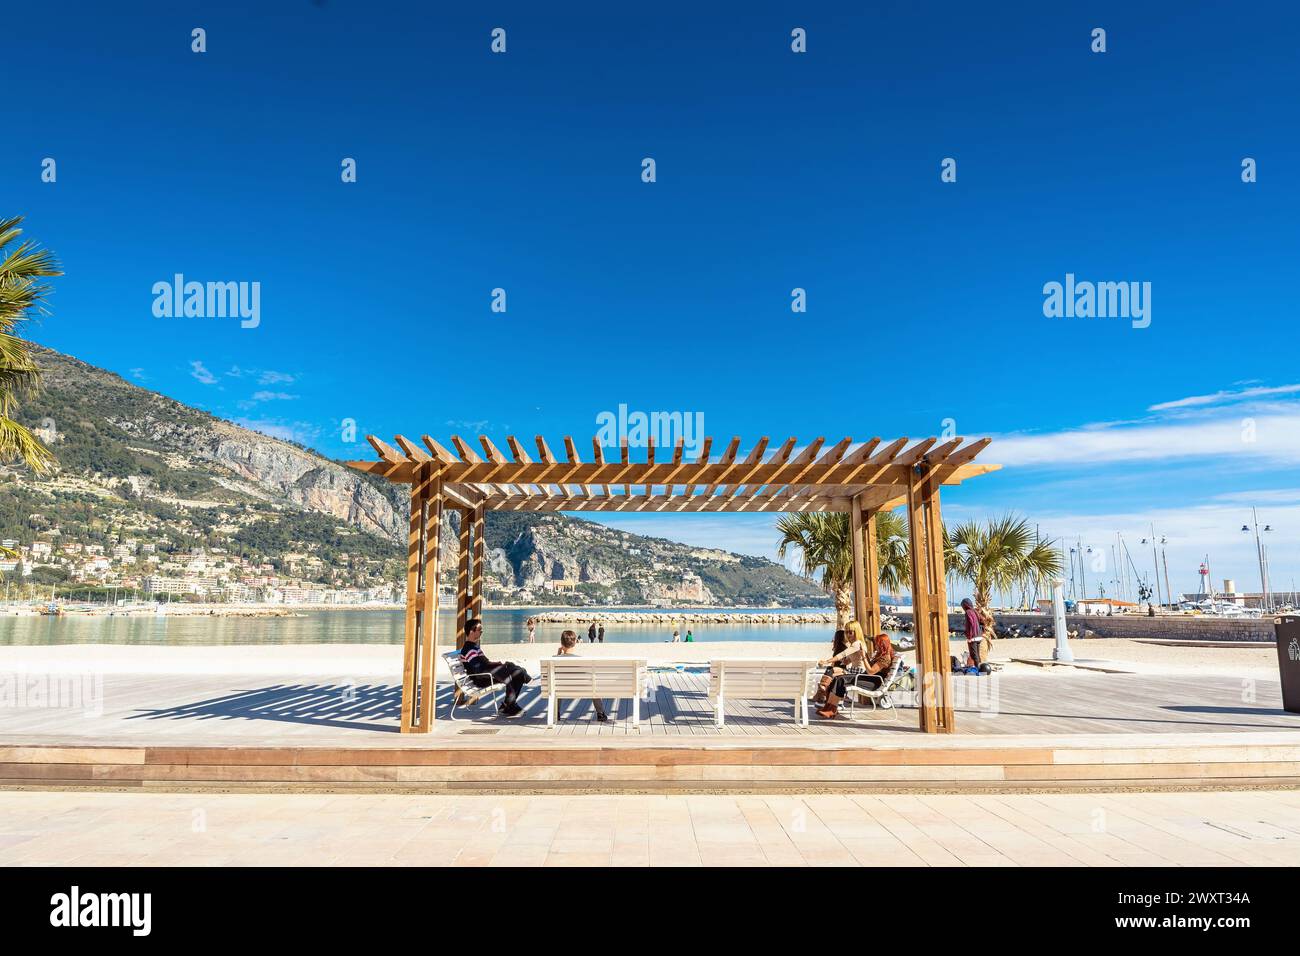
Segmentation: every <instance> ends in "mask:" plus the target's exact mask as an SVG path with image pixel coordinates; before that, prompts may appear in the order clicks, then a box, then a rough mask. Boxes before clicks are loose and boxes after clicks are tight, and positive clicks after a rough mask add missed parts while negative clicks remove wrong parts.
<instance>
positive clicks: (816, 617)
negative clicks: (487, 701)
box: [533, 611, 835, 627]
mask: <svg viewBox="0 0 1300 956" xmlns="http://www.w3.org/2000/svg"><path fill="white" fill-rule="evenodd" d="M533 619H534V620H535V621H537V623H538V624H568V625H572V626H574V627H577V626H579V625H581V626H583V627H586V626H587V625H589V624H591V623H592V622H593V621H594V622H596V624H598V625H599V624H680V625H687V624H689V625H692V626H695V625H703V624H834V623H835V612H834V611H798V612H795V613H789V614H777V613H773V612H771V611H539V612H538V613H536V614H534V615H533Z"/></svg>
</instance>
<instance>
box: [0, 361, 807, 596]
mask: <svg viewBox="0 0 1300 956" xmlns="http://www.w3.org/2000/svg"><path fill="white" fill-rule="evenodd" d="M35 356H36V360H37V362H38V363H39V364H40V366H41V368H42V371H43V380H42V381H43V387H42V390H41V392H40V393H39V394H38V395H37V396H34V397H32V398H30V399H28V400H27V401H26V402H25V403H24V404H23V406H22V407H21V408H20V409H19V412H18V417H19V419H20V420H21V421H22V422H23V423H24V424H27V425H28V426H30V427H32V428H35V429H36V430H37V431H38V433H39V434H40V435H41V437H42V438H43V440H45V441H46V443H47V444H48V445H49V447H50V448H51V449H52V450H53V451H54V453H55V455H56V456H57V458H58V461H59V467H58V469H57V471H56V472H55V473H54V474H52V475H49V476H40V477H37V476H33V475H31V474H30V473H29V472H27V470H26V469H24V468H21V467H17V466H10V467H4V468H0V539H13V540H15V541H17V542H19V543H21V544H22V545H31V544H32V543H33V542H34V541H36V540H37V539H41V538H44V539H46V540H47V541H49V540H55V541H56V542H57V543H59V544H66V543H68V542H75V541H81V542H85V543H93V544H97V545H99V546H100V547H101V548H102V547H107V548H109V549H110V550H111V549H112V548H113V547H114V546H116V545H117V544H118V543H119V542H120V541H123V540H126V539H130V540H132V541H135V542H137V543H138V542H143V541H150V542H156V543H157V544H158V546H159V550H161V551H165V552H168V553H177V552H195V551H200V550H204V549H207V550H215V551H217V552H218V553H222V554H228V555H239V556H240V557H241V558H242V559H243V562H244V563H245V564H254V565H259V566H261V567H269V568H273V569H274V570H275V571H276V572H277V573H281V574H284V575H290V574H291V575H293V576H295V577H296V578H298V579H300V580H301V581H303V582H310V583H319V584H328V585H334V586H352V587H369V586H375V585H379V584H383V583H385V582H389V583H396V584H401V583H402V582H403V581H404V571H403V566H404V550H405V544H404V540H405V533H406V514H405V506H406V503H405V495H404V494H403V489H401V488H399V487H396V486H393V485H392V484H390V483H389V482H386V481H383V480H381V479H376V478H373V477H371V476H369V475H365V474H362V473H360V472H356V471H353V470H352V469H349V468H347V467H345V466H343V465H341V464H339V463H337V462H334V461H330V460H329V459H326V458H324V457H322V456H320V455H319V454H317V453H316V452H314V451H312V450H311V449H309V448H305V447H302V446H299V445H296V444H294V443H291V442H287V441H283V440H281V439H278V438H272V437H269V436H266V435H262V434H259V433H257V432H253V431H250V430H248V429H245V428H241V427H239V426H237V425H235V424H232V423H231V422H228V421H224V420H222V419H219V418H216V417H214V416H212V415H209V414H208V413H206V412H203V411H200V410H198V409H194V408H191V407H189V406H186V405H183V404H181V403H180V402H177V401H174V400H172V399H170V398H167V397H166V396H163V395H160V394H157V393H155V392H151V391H148V390H146V389H143V388H140V387H139V386H136V385H133V384H131V383H130V382H127V381H126V380H124V379H123V378H121V377H120V376H118V375H116V374H113V373H112V372H108V371H105V370H103V369H100V368H96V367H95V366H92V365H88V364H86V363H85V362H81V361H78V360H77V359H74V358H72V357H70V356H67V355H63V354H60V353H58V352H54V351H51V350H48V349H43V348H39V347H38V348H36V349H35ZM458 521H459V517H458V516H457V515H455V514H451V515H449V516H448V518H447V525H446V527H445V529H444V530H445V532H446V533H445V534H444V536H443V540H444V542H446V544H445V546H444V548H443V550H442V554H441V556H440V563H441V564H442V566H443V568H444V569H446V571H447V575H448V576H447V580H450V575H451V574H453V573H454V568H455V565H456V559H457V535H456V531H457V525H458ZM486 543H487V551H488V559H487V568H486V569H485V570H486V572H487V578H488V586H489V598H490V599H496V600H509V601H539V602H543V601H544V602H545V603H644V602H656V603H681V604H756V605H767V604H773V603H775V604H783V605H791V604H800V605H806V604H809V603H820V602H821V600H822V596H821V592H820V590H819V589H818V588H817V587H816V586H815V585H813V584H811V583H810V582H808V581H805V580H804V579H802V578H800V577H798V576H797V575H794V574H791V573H790V572H789V571H787V570H786V569H785V568H784V567H782V566H780V565H777V564H775V563H773V562H770V561H766V560H764V559H761V558H753V557H748V556H743V555H735V554H729V553H727V552H724V551H716V550H706V549H697V548H692V547H689V546H687V545H683V544H678V543H675V542H671V541H666V540H663V539H657V538H648V537H643V536H639V535H634V534H629V533H626V532H622V531H617V530H614V529H612V528H609V527H606V526H604V525H601V524H598V523H595V522H591V521H585V520H582V519H579V518H575V517H571V516H568V515H563V514H520V513H492V514H489V515H488V518H487V542H486ZM137 546H138V545H137ZM141 570H147V569H143V568H142V569H141Z"/></svg>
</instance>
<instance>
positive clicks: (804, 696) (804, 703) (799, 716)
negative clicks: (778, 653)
mask: <svg viewBox="0 0 1300 956" xmlns="http://www.w3.org/2000/svg"><path fill="white" fill-rule="evenodd" d="M814 670H815V668H814V667H813V665H812V663H811V662H810V661H799V660H779V659H774V660H731V661H727V660H723V661H710V662H709V700H711V701H712V702H713V722H714V724H715V725H716V726H718V727H722V726H724V725H725V723H726V713H725V712H726V703H727V700H728V699H734V700H787V701H791V702H793V704H794V719H795V722H796V723H798V724H799V725H800V726H801V727H807V726H808V694H809V693H810V691H811V689H812V685H813V678H812V675H813V673H814Z"/></svg>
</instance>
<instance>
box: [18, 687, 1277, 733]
mask: <svg viewBox="0 0 1300 956" xmlns="http://www.w3.org/2000/svg"><path fill="white" fill-rule="evenodd" d="M651 684H652V690H651V693H650V696H649V699H647V700H642V702H641V725H640V727H639V728H635V727H633V726H632V722H631V702H630V701H627V700H624V701H620V702H619V703H618V705H617V708H615V707H613V706H610V707H609V709H610V714H611V718H612V719H611V720H610V722H608V723H599V722H597V721H595V720H594V719H593V711H592V707H591V704H590V702H589V701H563V702H561V712H560V718H561V719H560V722H559V724H558V725H557V726H556V727H554V728H550V729H548V728H547V727H546V719H545V712H544V705H543V702H542V700H541V698H540V697H539V694H538V691H537V686H538V685H537V682H534V683H533V684H531V685H529V686H528V687H526V688H525V689H524V693H523V695H522V696H521V698H520V701H521V703H522V705H523V706H524V708H525V713H524V715H523V716H522V717H519V718H514V719H506V718H500V717H497V716H495V714H494V712H493V709H492V708H491V706H479V707H475V708H470V709H464V708H461V709H458V711H457V719H456V720H454V721H453V720H451V719H449V712H450V707H451V700H450V690H449V689H448V688H446V687H445V686H444V687H443V688H442V689H441V691H440V693H439V697H438V708H437V720H436V721H435V724H434V733H433V734H429V735H420V734H399V733H398V732H397V726H398V713H399V710H398V709H399V706H400V688H399V687H398V685H397V684H395V683H357V682H355V681H353V680H350V679H348V678H346V677H339V678H336V679H324V680H311V681H308V682H304V681H302V680H301V678H298V679H294V678H284V679H276V678H273V677H270V678H268V677H263V676H255V677H250V676H231V675H224V676H223V675H179V674H178V675H163V676H160V675H156V674H152V675H132V674H110V675H107V676H106V677H104V678H103V687H102V707H101V708H90V709H86V708H70V707H60V708H54V707H23V708H11V709H7V710H6V711H5V712H4V715H3V721H0V746H14V745H21V744H44V745H49V744H58V743H77V744H94V745H128V746H134V745H142V744H150V745H160V746H171V745H181V744H184V745H187V746H188V745H195V746H205V745H207V746H211V745H250V744H252V745H268V746H277V745H290V744H291V745H297V746H302V745H307V746H314V745H318V744H319V745H331V746H347V747H367V746H384V747H392V746H403V747H407V746H410V747H419V746H426V745H430V746H431V745H436V744H438V743H445V742H446V741H447V740H448V739H449V738H455V739H462V740H467V739H479V740H482V741H484V742H487V741H489V740H503V741H504V740H506V739H509V740H518V741H521V742H523V741H528V742H532V743H544V742H546V741H553V742H555V741H562V740H578V739H590V740H591V741H592V742H596V741H602V740H609V741H612V740H615V739H625V740H636V739H641V740H650V739H654V740H659V741H668V740H673V739H680V740H683V741H686V740H699V741H702V742H703V741H708V740H710V739H717V738H723V737H725V738H728V739H736V738H748V739H751V740H755V741H758V740H760V739H769V740H771V741H773V742H775V741H784V742H788V743H794V742H797V741H800V740H805V741H812V740H828V741H829V740H838V741H843V742H850V741H854V740H861V741H863V742H870V741H877V742H884V741H885V740H889V739H892V740H899V739H909V740H910V739H914V738H917V737H921V736H922V735H921V734H920V733H919V731H918V729H917V712H916V710H914V709H912V708H910V707H907V706H905V707H903V708H900V710H899V711H898V719H897V720H891V719H890V716H889V714H888V713H887V712H886V713H881V714H876V715H874V716H865V717H863V718H862V719H859V720H854V721H849V720H835V721H825V720H819V719H818V718H817V717H816V716H814V717H812V720H811V724H810V726H808V727H806V728H803V727H799V726H798V725H797V724H796V723H795V720H794V707H793V702H791V703H790V704H788V705H786V704H781V703H778V702H768V701H728V704H727V721H726V726H725V728H723V729H719V728H717V727H715V726H714V723H713V714H712V707H711V704H710V702H709V700H708V698H707V696H706V687H707V675H703V674H696V673H678V672H660V673H654V674H652V675H651ZM953 685H954V690H955V699H956V702H957V707H956V712H957V717H958V719H957V733H958V735H959V736H967V735H978V736H989V735H992V736H1004V735H1038V734H1051V735H1076V734H1087V735H1096V734H1183V733H1235V732H1261V731H1279V730H1300V715H1295V714H1288V713H1286V712H1285V711H1283V710H1282V709H1281V692H1280V687H1279V685H1278V683H1277V682H1276V681H1272V682H1264V681H1260V682H1257V683H1253V684H1252V685H1251V687H1250V688H1248V690H1249V691H1250V693H1249V694H1248V693H1246V692H1244V690H1243V686H1242V682H1241V681H1239V680H1223V679H1219V680H1205V679H1202V678H1198V677H1148V676H1140V675H1130V674H1051V675H1044V676H1039V675H1011V676H1006V675H999V676H996V677H992V678H985V677H980V678H974V677H958V678H954V681H953ZM1251 694H1253V699H1250V697H1251ZM947 739H952V738H951V737H949V738H947Z"/></svg>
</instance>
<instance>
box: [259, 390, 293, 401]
mask: <svg viewBox="0 0 1300 956" xmlns="http://www.w3.org/2000/svg"><path fill="white" fill-rule="evenodd" d="M296 398H298V396H297V395H289V394H287V393H285V392H267V391H261V392H254V393H253V395H252V399H253V401H255V402H291V401H294V400H295V399H296Z"/></svg>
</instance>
